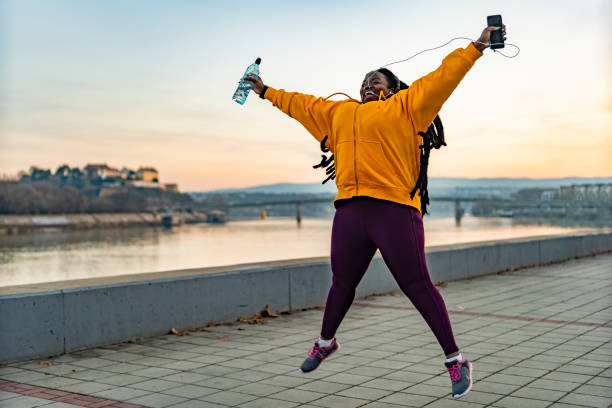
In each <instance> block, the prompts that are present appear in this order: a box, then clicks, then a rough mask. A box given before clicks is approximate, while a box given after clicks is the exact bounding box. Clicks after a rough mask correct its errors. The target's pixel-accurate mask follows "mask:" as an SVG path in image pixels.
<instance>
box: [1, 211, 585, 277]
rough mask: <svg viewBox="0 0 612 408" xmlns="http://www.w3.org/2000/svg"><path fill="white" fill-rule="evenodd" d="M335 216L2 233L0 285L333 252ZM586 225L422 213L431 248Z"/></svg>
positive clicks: (578, 229)
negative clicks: (458, 219) (169, 227)
mask: <svg viewBox="0 0 612 408" xmlns="http://www.w3.org/2000/svg"><path fill="white" fill-rule="evenodd" d="M331 222H332V220H331V219H321V218H305V219H304V220H303V221H302V225H301V227H297V224H296V221H295V220H294V219H292V218H268V219H266V220H247V221H230V222H227V223H226V224H192V225H183V226H180V227H177V228H174V229H172V230H167V229H162V228H151V227H142V228H141V227H134V228H124V229H101V230H81V231H61V230H57V231H44V232H42V231H41V232H37V233H29V234H22V235H5V236H0V286H12V285H22V284H32V283H42V282H52V281H61V280H68V279H82V278H88V277H104V276H113V275H124V274H136V273H146V272H158V271H168V270H176V269H187V268H198V267H209V266H221V265H234V264H241V263H252V262H261V261H271V260H281V259H297V258H308V257H318V256H328V255H329V245H330V237H331ZM587 230H589V229H587V228H566V227H556V226H544V225H517V224H515V223H514V222H513V220H512V219H508V218H476V217H472V216H465V217H464V218H463V220H462V223H461V226H460V227H456V226H455V220H454V218H452V217H443V218H430V217H426V218H425V231H426V245H427V246H428V247H432V246H439V245H448V244H457V243H467V242H476V241H488V240H502V239H513V238H519V237H530V236H543V235H558V234H564V233H568V232H574V231H587Z"/></svg>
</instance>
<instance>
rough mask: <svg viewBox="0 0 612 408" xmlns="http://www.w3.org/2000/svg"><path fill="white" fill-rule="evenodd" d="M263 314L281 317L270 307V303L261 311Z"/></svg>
mask: <svg viewBox="0 0 612 408" xmlns="http://www.w3.org/2000/svg"><path fill="white" fill-rule="evenodd" d="M261 314H262V316H265V317H279V316H280V315H279V314H278V313H274V312H273V311H272V309H271V308H270V305H266V307H265V308H264V310H262V311H261Z"/></svg>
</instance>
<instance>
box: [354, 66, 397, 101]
mask: <svg viewBox="0 0 612 408" xmlns="http://www.w3.org/2000/svg"><path fill="white" fill-rule="evenodd" d="M380 91H383V94H384V95H385V96H388V95H389V94H390V93H393V89H390V88H389V83H388V81H387V77H385V76H384V75H383V74H381V73H380V72H378V71H374V72H370V73H368V74H367V75H366V77H365V79H364V80H363V82H362V84H361V91H360V93H361V103H367V102H372V101H377V100H378V98H379V96H380Z"/></svg>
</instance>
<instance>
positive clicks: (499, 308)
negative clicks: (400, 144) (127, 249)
mask: <svg viewBox="0 0 612 408" xmlns="http://www.w3.org/2000/svg"><path fill="white" fill-rule="evenodd" d="M440 291H441V292H442V295H443V297H444V299H445V301H446V304H447V307H448V309H449V313H450V317H451V320H452V322H453V328H454V330H455V334H456V337H457V343H458V344H459V345H460V346H461V347H462V351H463V353H464V355H465V356H467V357H468V358H469V359H471V360H472V361H473V363H474V378H475V384H474V387H473V390H472V391H471V392H470V393H469V394H468V395H467V396H465V397H464V398H462V399H460V400H453V399H452V398H451V397H450V396H449V392H450V379H449V376H448V374H447V373H446V372H445V371H443V366H442V356H441V350H440V348H439V346H438V344H437V343H436V341H435V339H434V337H433V335H432V334H431V332H430V331H429V329H428V328H427V326H426V325H425V324H424V322H423V320H422V318H421V317H420V315H419V314H418V313H417V312H415V311H414V309H413V308H412V307H411V305H410V303H409V301H408V300H407V299H406V298H405V297H403V295H402V296H400V295H391V296H374V297H370V298H368V299H362V300H359V301H357V302H356V303H355V305H354V306H353V307H352V308H351V310H350V311H349V314H348V316H347V319H346V320H345V321H344V322H343V324H342V326H341V328H340V332H339V333H338V338H339V340H340V343H341V344H342V349H341V350H340V351H339V352H338V353H336V354H335V355H334V357H332V358H330V360H329V361H326V362H324V363H323V365H322V366H321V368H320V369H319V370H317V371H316V372H314V373H312V374H308V375H305V374H302V373H300V372H299V371H298V368H297V367H298V366H299V364H300V363H301V362H302V359H303V358H304V356H305V354H306V352H307V351H308V349H309V347H310V346H311V343H312V341H313V340H314V338H315V336H316V334H317V333H318V329H319V326H320V322H321V317H322V313H323V311H322V310H321V309H315V310H308V311H303V312H297V313H293V314H287V315H281V316H280V317H277V318H269V319H268V320H269V323H268V324H265V325H261V324H254V325H249V324H246V323H235V324H231V325H221V326H215V327H210V328H208V329H206V331H198V332H191V333H189V335H185V336H178V335H164V336H159V337H155V338H148V339H144V340H142V341H135V342H132V343H122V344H117V345H112V346H108V347H100V348H95V349H90V350H86V351H82V352H78V353H71V354H66V355H62V356H60V357H57V358H53V359H49V360H48V361H49V362H50V363H52V365H41V361H40V360H34V361H28V362H21V363H16V364H10V365H5V366H0V379H1V380H0V390H1V391H0V406H1V407H2V408H13V407H19V408H22V407H35V406H44V407H46V408H62V407H63V408H69V407H74V406H86V407H116V408H121V407H122V408H128V407H136V406H145V407H170V406H172V407H176V408H188V407H194V408H206V407H227V406H230V407H234V406H238V407H244V408H247V407H251V408H257V407H261V408H275V407H279V408H282V407H303V408H307V407H309V408H321V407H326V408H332V407H346V408H351V407H364V408H366V407H367V408H383V407H387V408H398V407H425V406H426V407H431V408H434V407H453V408H454V407H484V406H490V407H505V408H513V407H520V408H539V407H567V408H569V407H574V408H575V407H578V406H581V407H583V406H588V407H609V406H610V405H612V342H611V339H612V254H606V255H600V256H597V257H591V258H584V259H581V260H577V261H570V262H566V263H562V264H557V265H551V266H547V267H541V268H532V269H524V270H519V271H515V272H511V273H504V274H500V275H491V276H487V277H482V278H478V279H472V280H465V281H460V282H452V283H450V284H448V285H447V286H442V287H440ZM43 364H46V363H44V362H43Z"/></svg>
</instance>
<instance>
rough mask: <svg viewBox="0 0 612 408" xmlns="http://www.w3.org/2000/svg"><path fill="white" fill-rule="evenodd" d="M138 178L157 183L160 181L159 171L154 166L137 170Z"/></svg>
mask: <svg viewBox="0 0 612 408" xmlns="http://www.w3.org/2000/svg"><path fill="white" fill-rule="evenodd" d="M136 179H138V180H142V181H147V182H153V183H157V182H158V181H159V173H158V172H157V170H155V169H154V168H153V167H140V168H138V171H136Z"/></svg>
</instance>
